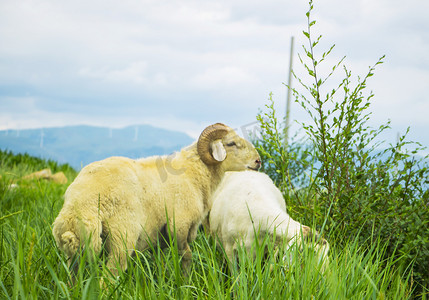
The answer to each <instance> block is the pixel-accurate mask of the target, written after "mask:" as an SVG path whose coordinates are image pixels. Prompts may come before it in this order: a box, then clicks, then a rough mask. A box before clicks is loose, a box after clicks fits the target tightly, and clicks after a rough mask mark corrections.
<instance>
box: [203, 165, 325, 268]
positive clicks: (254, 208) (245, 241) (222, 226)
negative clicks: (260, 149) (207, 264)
mask: <svg viewBox="0 0 429 300" xmlns="http://www.w3.org/2000/svg"><path fill="white" fill-rule="evenodd" d="M212 202H213V204H212V210H211V211H210V214H209V227H210V231H211V233H212V234H213V235H214V236H215V237H217V239H218V241H219V242H220V243H221V244H222V246H223V248H224V250H225V254H226V255H227V257H228V259H229V262H230V263H231V262H233V261H234V259H235V252H236V251H237V249H238V247H241V246H242V247H244V248H245V249H246V251H248V252H249V253H250V252H251V251H252V250H251V248H252V244H253V243H254V242H255V240H256V239H258V241H259V243H261V242H262V239H263V238H264V237H265V235H266V234H268V235H269V236H271V237H274V240H275V241H276V244H281V243H280V242H285V244H284V245H286V248H288V247H290V245H292V244H293V243H294V242H296V243H297V244H299V245H302V241H303V240H310V239H311V238H315V239H316V240H318V243H317V244H316V245H315V249H316V251H317V252H318V255H319V258H320V260H323V261H322V267H323V268H325V266H326V264H327V259H328V258H327V252H328V250H329V245H328V243H327V241H326V240H325V239H323V238H320V237H319V236H318V233H317V232H316V231H313V230H312V229H310V227H308V226H305V225H302V224H300V223H299V222H297V221H295V220H293V219H292V218H291V217H290V216H289V215H288V213H287V211H286V204H285V200H284V198H283V195H282V193H281V192H280V190H279V189H278V188H277V187H276V186H275V184H274V183H273V181H272V180H271V179H270V177H269V176H268V175H266V174H264V173H261V172H248V171H243V172H227V173H226V174H225V176H224V178H223V179H222V181H221V183H220V184H219V186H218V189H217V190H216V192H215V193H214V195H213V200H212ZM313 235H314V236H313ZM278 250H279V249H278V248H277V250H276V253H278Z"/></svg>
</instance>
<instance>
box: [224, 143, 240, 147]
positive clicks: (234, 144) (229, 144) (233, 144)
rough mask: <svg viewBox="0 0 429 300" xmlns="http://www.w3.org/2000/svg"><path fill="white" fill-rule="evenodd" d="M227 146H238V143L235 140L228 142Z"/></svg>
mask: <svg viewBox="0 0 429 300" xmlns="http://www.w3.org/2000/svg"><path fill="white" fill-rule="evenodd" d="M226 145H227V146H229V147H232V146H237V144H236V143H235V142H231V143H228V144H226Z"/></svg>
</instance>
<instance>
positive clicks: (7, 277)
mask: <svg viewBox="0 0 429 300" xmlns="http://www.w3.org/2000/svg"><path fill="white" fill-rule="evenodd" d="M0 155H1V156H0V161H1V163H2V164H1V166H0V174H1V175H2V178H1V179H0V211H1V214H0V299H18V298H19V299H26V298H28V299H63V298H65V299H97V298H103V299H105V298H106V299H108V298H114V299H116V298H117V299H195V298H198V299H200V298H201V299H408V298H411V296H410V295H411V286H410V284H409V283H408V282H410V280H409V278H408V277H407V276H406V275H404V274H406V273H405V272H400V271H399V270H397V269H395V268H394V267H393V265H394V261H392V260H389V259H387V260H386V259H383V258H382V257H384V256H383V253H384V246H383V245H382V244H374V245H373V247H372V248H370V249H362V248H360V246H359V245H358V243H357V241H358V239H357V238H356V239H355V240H351V241H349V242H347V243H345V244H346V246H345V247H341V248H339V249H338V248H337V247H336V246H335V244H336V243H335V241H330V244H331V251H330V263H329V266H328V270H327V271H326V272H321V270H320V266H319V265H318V264H317V258H316V257H315V255H314V254H313V253H312V252H311V251H310V250H308V249H303V251H300V250H298V249H294V248H293V249H290V250H289V251H288V252H286V253H283V252H282V251H280V252H281V253H280V257H283V255H286V256H290V259H286V261H289V263H288V264H286V263H283V262H282V261H281V260H276V259H275V258H274V257H273V256H272V255H269V254H270V253H273V243H272V242H271V241H270V240H269V239H265V240H264V242H263V244H262V245H256V244H255V251H256V255H255V257H253V256H252V255H247V254H246V253H245V251H244V250H240V251H239V252H238V263H234V264H233V268H232V270H230V269H229V268H228V264H227V261H226V259H225V258H224V254H223V252H222V249H221V248H220V247H216V243H215V241H214V240H213V239H212V238H211V237H208V236H206V235H205V234H204V233H203V231H201V232H199V234H198V237H197V239H196V241H195V242H193V243H192V245H191V247H192V250H193V263H192V267H191V269H190V273H189V276H188V277H186V276H184V275H183V274H182V270H181V267H180V257H179V255H178V253H177V249H176V248H175V247H174V242H173V247H171V248H169V249H165V250H163V251H162V250H160V249H159V248H157V247H153V248H152V249H149V250H148V251H144V252H143V253H137V255H135V256H133V257H129V268H128V270H127V271H126V272H123V273H121V274H120V276H119V277H118V278H117V279H116V280H113V279H112V280H111V281H107V282H105V284H104V286H103V288H102V289H100V285H99V281H100V278H101V276H102V275H103V274H104V275H106V274H108V271H107V270H106V268H105V267H104V263H103V260H102V259H96V260H95V261H94V262H91V260H89V259H87V257H86V256H85V254H84V256H83V258H82V260H81V264H80V265H79V271H78V274H77V277H76V284H75V285H73V286H71V285H69V279H70V272H69V270H68V268H67V266H66V261H65V258H64V256H63V254H62V253H61V252H60V251H59V250H58V249H57V247H56V245H55V242H54V239H53V236H52V233H51V224H52V223H53V221H54V219H55V217H56V216H57V214H58V212H59V210H60V209H61V207H62V203H63V194H64V191H65V189H66V187H67V186H66V185H59V184H55V183H52V182H46V181H38V180H34V181H20V180H19V178H20V177H21V176H22V175H25V174H26V173H29V172H32V171H36V170H38V169H40V168H44V167H47V166H50V164H51V167H52V162H50V163H47V162H44V161H40V160H35V159H32V158H31V157H28V156H23V157H21V159H16V157H15V156H13V155H11V154H8V153H4V152H0ZM12 161H14V162H13V163H12ZM53 168H54V170H53V171H58V170H60V169H62V170H64V171H65V173H66V175H67V177H68V178H69V179H70V180H72V179H73V178H74V176H75V175H76V173H75V172H74V171H73V170H72V169H71V168H69V167H68V166H54V167H53ZM55 168H56V169H55ZM12 182H15V183H17V184H18V187H16V188H13V189H10V188H9V185H10V184H11V183H12ZM326 236H328V239H329V233H326ZM343 244H344V243H343ZM264 249H267V252H268V255H267V256H264Z"/></svg>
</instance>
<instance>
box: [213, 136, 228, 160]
mask: <svg viewBox="0 0 429 300" xmlns="http://www.w3.org/2000/svg"><path fill="white" fill-rule="evenodd" d="M212 155H213V158H214V159H215V160H217V161H224V160H225V158H226V150H225V148H224V147H223V144H222V140H216V141H214V142H213V143H212Z"/></svg>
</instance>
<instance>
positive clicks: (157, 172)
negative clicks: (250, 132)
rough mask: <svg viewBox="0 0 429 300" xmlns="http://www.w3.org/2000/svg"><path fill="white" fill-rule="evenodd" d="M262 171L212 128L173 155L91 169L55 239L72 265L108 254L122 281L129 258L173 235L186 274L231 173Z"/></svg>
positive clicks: (243, 144)
mask: <svg viewBox="0 0 429 300" xmlns="http://www.w3.org/2000/svg"><path fill="white" fill-rule="evenodd" d="M164 164H165V168H163V166H164ZM260 166H261V161H260V157H259V154H258V153H257V151H256V150H255V148H254V147H253V145H252V144H251V143H250V142H248V141H246V140H245V139H243V138H241V137H239V136H238V135H237V133H236V132H235V131H234V130H232V129H231V128H230V127H228V126H226V125H224V124H221V123H217V124H213V125H211V126H208V127H207V128H206V129H205V130H204V131H203V132H202V133H201V135H200V137H199V139H198V141H197V142H195V143H193V144H191V145H190V146H188V147H185V148H183V149H182V150H181V151H180V152H178V153H175V155H172V156H154V157H149V158H143V159H138V160H133V159H129V158H125V157H111V158H107V159H105V160H102V161H98V162H94V163H91V164H89V165H88V166H86V167H84V168H83V169H82V170H81V172H80V173H79V174H78V176H77V177H76V179H75V180H74V181H73V183H72V184H71V185H70V186H69V187H68V189H67V191H66V193H65V199H64V205H63V208H62V209H61V211H60V213H59V215H58V217H57V218H56V220H55V222H54V224H53V235H54V237H55V240H56V243H57V245H58V247H59V248H60V249H61V250H62V251H64V252H65V254H66V256H67V258H68V261H69V264H70V265H71V264H72V261H73V257H74V256H75V255H76V254H77V252H78V251H79V250H80V249H82V248H83V247H84V246H85V245H88V246H89V248H91V249H92V250H93V251H94V253H95V254H99V253H100V252H101V250H102V248H103V249H105V250H106V251H107V267H108V268H109V269H110V270H111V271H112V272H113V273H114V274H117V273H118V268H117V267H119V269H122V270H125V269H126V268H127V259H126V257H127V253H128V254H132V253H133V251H134V249H137V250H140V251H142V250H144V249H146V248H148V247H149V243H151V242H155V243H156V240H157V239H158V238H159V235H160V234H162V232H163V231H165V230H170V232H171V234H173V232H174V233H175V235H176V238H177V247H178V250H179V254H181V255H182V266H183V268H184V269H185V270H186V269H187V268H188V267H189V265H190V263H191V258H192V252H191V249H190V247H189V243H190V242H192V241H193V240H194V239H195V237H196V235H197V229H198V227H199V225H200V224H201V222H202V220H203V219H204V218H205V217H206V216H207V214H208V212H209V210H210V208H211V203H210V201H209V200H210V199H211V194H212V193H213V192H214V191H215V189H216V187H217V185H218V184H219V183H220V181H221V179H222V178H223V176H224V174H225V172H226V171H241V170H249V169H250V170H258V169H259V167H260ZM166 171H170V174H167V172H166ZM167 224H169V228H166V227H167ZM85 241H86V242H85ZM103 245H104V246H103Z"/></svg>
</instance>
